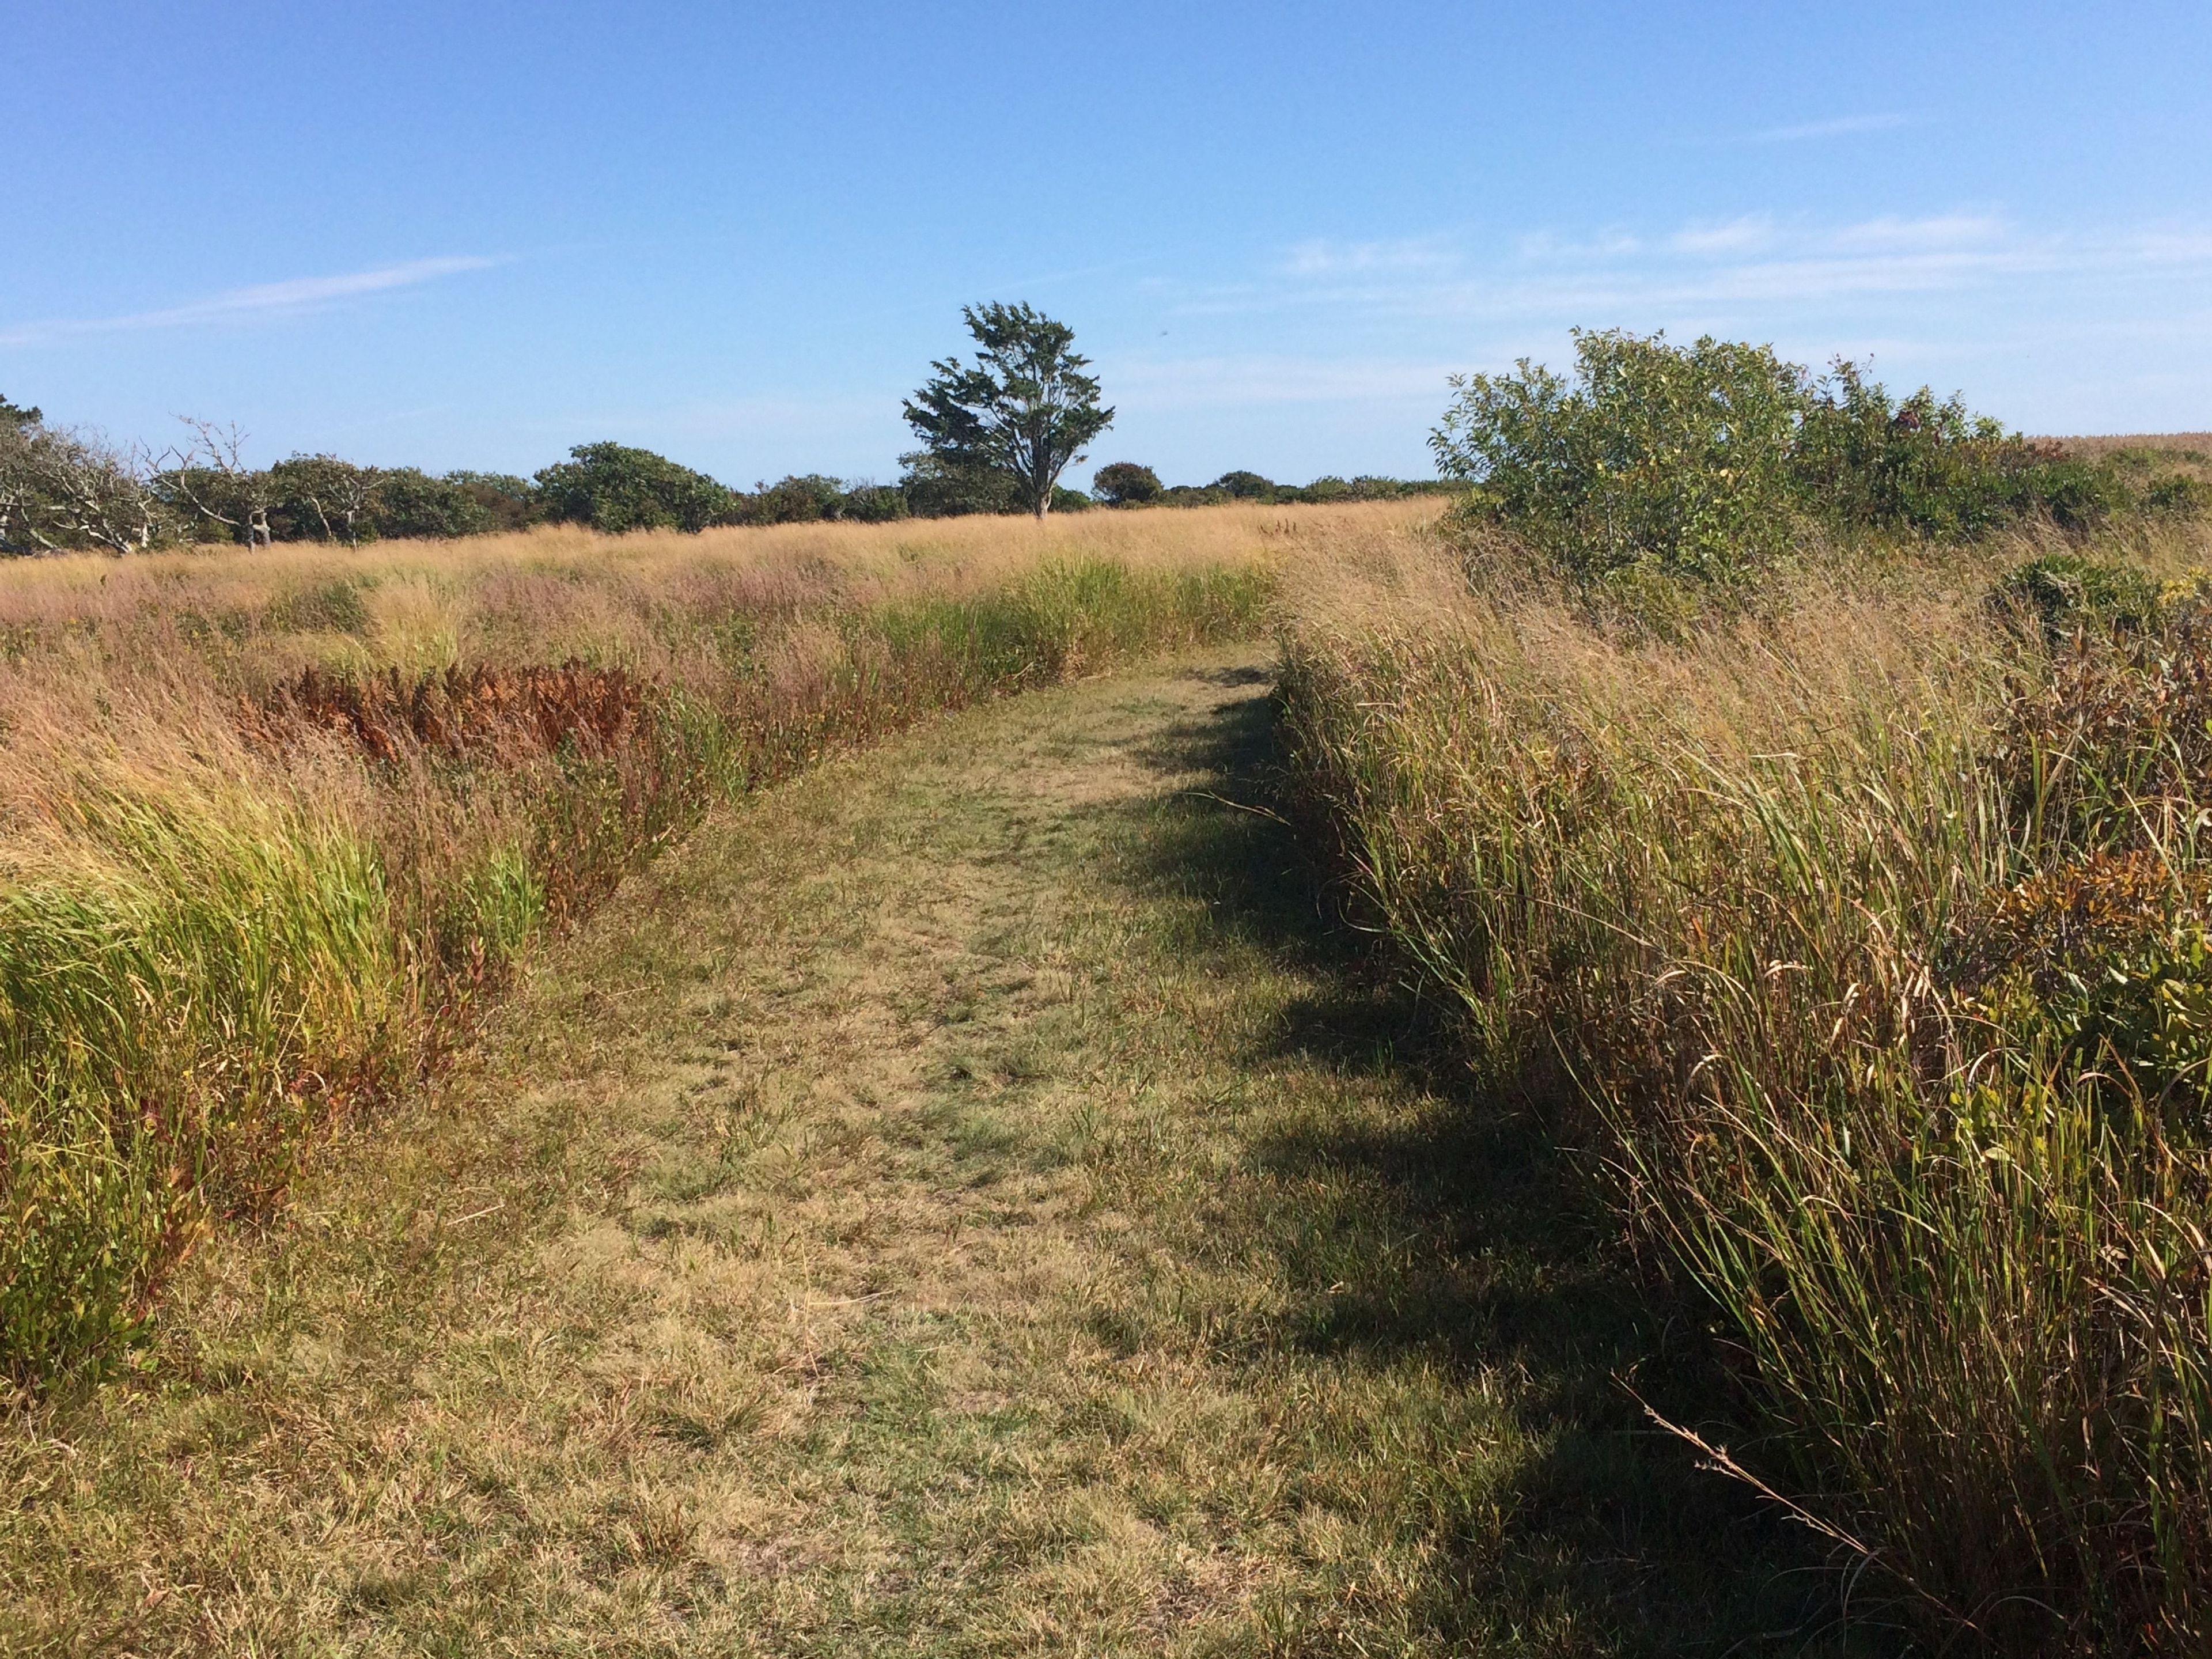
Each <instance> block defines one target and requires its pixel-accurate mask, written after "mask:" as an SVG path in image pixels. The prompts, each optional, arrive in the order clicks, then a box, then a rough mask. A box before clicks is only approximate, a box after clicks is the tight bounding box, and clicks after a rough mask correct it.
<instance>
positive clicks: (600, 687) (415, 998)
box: [0, 503, 1432, 1380]
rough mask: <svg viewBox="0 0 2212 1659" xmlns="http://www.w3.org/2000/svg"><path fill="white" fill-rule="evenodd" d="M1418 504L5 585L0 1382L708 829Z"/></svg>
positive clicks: (88, 569) (309, 563) (38, 1357)
mask: <svg viewBox="0 0 2212 1659" xmlns="http://www.w3.org/2000/svg"><path fill="white" fill-rule="evenodd" d="M1431 510H1432V508H1430V507H1426V505H1425V504H1422V503H1414V504H1412V505H1411V506H1410V507H1408V506H1370V507H1346V508H1334V509H1301V510H1299V511H1297V512H1276V511H1269V510H1266V509H1258V508H1249V509H1247V508H1222V509H1215V510H1211V511H1206V512H1196V513H1167V512H1152V513H1112V514H1109V513H1093V514H1089V515H1085V516H1084V517H1082V518H1071V519H1066V520H1057V521H1048V522H1047V523H1046V524H1044V525H1042V526H1038V525H1036V524H1034V523H1032V522H1031V521H1029V520H954V521H945V522H942V523H933V524H920V525H916V524H908V525H899V526H880V527H867V526H786V527H781V528H775V529H741V530H729V531H721V532H712V533H710V534H708V535H707V536H703V537H697V538H689V537H681V536H677V535H673V534H667V535H641V536H635V537H628V538H612V539H611V538H602V537H596V536H592V535H589V534H587V533H584V532H574V531H560V530H547V531H540V532H532V533H531V534H528V535H524V536H513V537H505V538H484V539H483V540H480V541H470V542H460V543H447V544H389V545H381V546H375V547H372V548H368V549H365V550H361V551H358V552H348V551H344V550H332V549H308V548H299V547H286V548H281V549H276V550H262V551H254V552H240V551H236V550H231V551H226V552H223V553H220V554H210V553H200V554H165V555H160V556H149V557H146V558H143V559H129V560H121V561H115V560H104V559H94V558H88V557H70V558H63V559H56V560H52V561H43V562H19V563H16V564H14V565H11V566H9V567H8V568H0V872H4V873H0V906H4V907H5V921H4V924H0V1366H4V1367H5V1368H7V1369H8V1370H12V1371H13V1372H14V1373H15V1376H17V1377H18V1378H19V1379H25V1380H28V1379H31V1378H33V1377H35V1376H38V1375H40V1373H42V1372H44V1371H46V1370H51V1369H52V1365H53V1364H56V1363H58V1362H59V1360H60V1359H62V1358H64V1357H67V1356H72V1355H77V1354H82V1353H85V1352H100V1351H103V1350H105V1349H108V1348H112V1346H113V1345H114V1343H115V1342H116V1341H117V1340H118V1339H120V1338H123V1337H125V1336H127V1335H128V1334H129V1333H130V1332H131V1330H132V1329H133V1328H135V1326H136V1324H137V1321H138V1319H139V1316H141V1315H142V1314H143V1311H144V1310H146V1309H147V1308H148V1307H149V1306H150V1305H151V1304H150V1298H151V1297H152V1295H153V1293H154V1291H155V1289H156V1288H157V1287H158V1283H159V1273H160V1270H161V1264H162V1263H164V1262H166V1261H172V1260H173V1259H175V1257H176V1256H177V1255H178V1253H179V1250H180V1249H183V1248H184V1247H185V1245H186V1244H187V1243H189V1241H190V1239H191V1237H193V1236H194V1235H195V1234H196V1233H197V1231H198V1230H199V1229H200V1228H201V1226H202V1225H203V1224H204V1218H205V1217H204V1202H203V1200H204V1199H205V1198H206V1197H208V1196H209V1195H212V1194H219V1193H222V1194H232V1195H234V1197H235V1199H236V1200H237V1202H238V1203H239V1204H242V1205H244V1206H246V1207H248V1208H254V1207H257V1206H259V1205H260V1204H261V1202H262V1201H263V1199H264V1197H265V1195H267V1194H272V1193H274V1192H276V1191H278V1190H279V1189H281V1188H282V1186H283V1182H284V1179H285V1178H286V1174H287V1163H286V1159H287V1158H288V1156H289V1152H290V1151H291V1150H293V1149H295V1148H296V1146H297V1145H298V1144H299V1143H300V1141H301V1138H302V1136H304V1135H306V1134H307V1133H310V1132H312V1130H313V1128H314V1127H315V1126H316V1125H317V1124H318V1123H319V1122H320V1121H324V1120H325V1119H326V1118H327V1117H328V1116H329V1115H331V1114H332V1113H335V1112H337V1111H338V1110H339V1109H342V1108H343V1106H344V1105H345V1104H346V1103H349V1102H362V1101H368V1100H372V1099H375V1098H379V1097H386V1096H388V1095H390V1094H391V1093H392V1091H396V1090H398V1089H400V1088H402V1087H403V1086H404V1083H405V1080H406V1079H407V1078H408V1077H409V1076H410V1074H411V1073H413V1072H415V1071H416V1070H419V1069H420V1067H421V1066H422V1065H423V1064H425V1063H427V1062H428V1060H430V1059H431V1058H432V1057H434V1056H435V1053H436V1051H437V1047H438V1044H439V1043H440V1042H441V1041H442V1040H443V1037H442V1034H443V1033H444V1032H445V1030H447V1027H448V1026H449V1025H450V1024H451V1017H452V1016H453V1013H454V1011H455V1010H457V1009H459V1008H462V1007H465V1006H466V1005H467V1004H468V1003H469V1001H470V1000H471V999H472V998H473V997H474V996H475V995H476V994H477V992H478V991H480V990H481V989H482V988H483V987H484V986H486V985H487V984H489V983H492V982H494V981H496V979H497V977H498V975H499V973H500V971H501V965H502V964H503V963H505V962H506V961H507V960H508V959H509V958H511V957H513V954H514V952H515V951H517V950H518V949H519V948H520V947H521V946H522V945H523V944H524V943H525V942H526V940H527V939H529V938H531V937H532V935H533V934H534V933H537V932H538V931H539V929H540V928H541V927H543V926H544V924H546V923H547V922H549V921H551V922H555V923H562V922H566V921H568V920H571V919H573V918H574V916H575V915H579V914H580V913H581V912H582V911H583V910H584V909H585V908H587V907H588V905H589V904H590V903H591V902H592V901H593V900H594V899H595V898H596V897H597V896H599V895H600V894H602V893H604V892H605V890H607V889H608V888H609V887H610V886H611V884H613V883H614V882H615V881H616V880H617V879H618V878H620V877H621V875H622V874H623V872H625V871H627V870H629V869H630V868H632V867H634V866H635V864H636V863H637V862H638V861H639V860H641V858H642V857H643V856H645V855H646V854H648V853H650V852H651V851H652V850H653V848H656V847H658V846H659V845H661V844H663V843H664V842H665V841H666V840H667V839H668V838H669V837H671V836H673V835H674V834H676V833H677V832H678V831H679V830H680V829H683V828H684V826H685V825H686V824H687V823H690V822H691V821H692V820H693V819H694V818H695V817H696V815H697V813H698V812H699V811H701V810H702V809H703V808H704V807H705V805H707V804H708V802H710V801H711V800H714V799H720V798H725V797H726V796H728V795H729V794H731V793H733V792H735V791H738V790H741V789H744V788H746V787H752V786H754V785H756V784H757V783H759V782H761V781H765V780H769V779H772V778H776V777H781V776H783V775H787V774H789V773H790V772H792V771H793V770H795V769H799V768H802V767H804V766H805V765H806V764H808V763H811V761H812V760H814V759H815V758H817V757H819V756H820V755H822V754H823V753H825V752H827V751H829V750H835V749H837V748H840V747H846V746H851V745H854V744H860V743H864V742H866V741H870V740H872V739H873V738H877V737H878V736H881V735H882V734H884V733H885V732H890V731H892V730H896V729H897V728H898V727H899V726H902V725H904V724H906V723H908V722H910V721H912V720H915V719H916V718H919V717H921V715H923V714H928V713H930V712H933V711H937V710H943V709H947V708H958V707H961V706H963V705H964V704H967V703H969V702H975V701H976V700H978V699H980V698H984V697H988V696H996V695H1000V694H1002V693H1005V692H1008V691H1013V690H1022V689H1025V688H1027V687H1030V686H1034V685H1039V684H1049V683H1051V682H1053V681H1055V680H1058V679H1061V678H1068V677H1070V676H1074V675H1079V674H1082V673H1085V672H1089V671H1095V670H1096V669H1097V668H1099V667H1101V666H1103V665H1109V664H1111V663H1113V662H1115V661H1118V660H1123V659H1127V658H1128V657H1130V656H1132V655H1134V654H1139V653H1144V652H1148V651H1153V650H1158V649H1163V648H1168V647H1175V646H1179V645H1188V644H1192V643H1194V642H1197V641H1202V640H1205V639H1207V638H1212V637H1218V636H1219V635H1223V634H1225V633H1235V632H1238V631H1249V630H1250V629H1252V628H1253V627H1254V626H1255V625H1256V623H1257V620H1258V615H1259V610H1260V607H1261V604H1262V602H1263V600H1264V596H1265V592H1266V589H1267V584H1268V581H1269V579H1270V578H1269V573H1270V572H1271V570H1272V568H1273V565H1274V564H1275V563H1276V562H1279V559H1280V557H1281V556H1282V554H1283V551H1284V550H1285V548H1287V547H1291V546H1312V547H1325V546H1328V545H1330V544H1334V543H1335V542H1338V541H1341V540H1344V539H1346V538H1354V539H1356V538H1359V537H1361V536H1363V535H1366V534H1369V533H1371V532H1372V530H1373V528H1374V527H1376V526H1389V525H1394V524H1401V523H1405V522H1408V521H1410V520H1412V519H1413V518H1415V517H1417V516H1418V515H1419V513H1422V512H1424V511H1431ZM332 872H343V878H337V877H336V876H333V874H332ZM372 916H374V917H380V918H382V920H381V921H378V922H376V923H375V924H374V925H373V926H372V925H368V924H367V923H365V922H364V921H363V918H366V917H372ZM348 952H352V953H353V960H352V966H351V968H350V969H347V968H346V967H345V966H344V965H343V964H344V963H345V962H346V960H347V953H348ZM295 957H297V958H298V960H297V961H295V959H294V958H295ZM302 964H312V965H302ZM349 980H350V981H353V982H355V983H356V985H357V986H358V987H362V994H361V995H360V996H358V997H356V998H353V999H351V1000H349V999H347V998H344V997H337V996H334V995H332V994H330V991H329V987H330V986H331V985H332V984H341V983H344V982H346V981H349ZM225 1201H226V1202H229V1200H225Z"/></svg>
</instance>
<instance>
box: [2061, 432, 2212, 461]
mask: <svg viewBox="0 0 2212 1659" xmlns="http://www.w3.org/2000/svg"><path fill="white" fill-rule="evenodd" d="M2036 441H2037V442H2039V443H2052V444H2058V445H2060V446H2062V447H2063V448H2064V449H2065V451H2066V453H2068V454H2069V455H2079V456H2080V457H2081V459H2084V460H2090V461H2100V460H2102V459H2105V457H2106V456H2107V455H2110V454H2112V453H2114V452H2116V451H2118V450H2123V449H2149V450H2155V451H2159V452H2160V453H2169V454H2179V455H2190V456H2192V457H2193V458H2194V459H2198V460H2203V459H2206V458H2208V457H2212V432H2128V433H2117V434H2107V435H2097V436H2093V437H2087V436H2085V437H2072V438H2039V439H2038V440H2036Z"/></svg>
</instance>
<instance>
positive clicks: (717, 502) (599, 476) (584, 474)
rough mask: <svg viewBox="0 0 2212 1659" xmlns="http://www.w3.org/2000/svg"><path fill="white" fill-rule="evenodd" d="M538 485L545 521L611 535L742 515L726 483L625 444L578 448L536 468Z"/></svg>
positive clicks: (699, 525) (701, 525) (695, 527)
mask: <svg viewBox="0 0 2212 1659" xmlns="http://www.w3.org/2000/svg"><path fill="white" fill-rule="evenodd" d="M537 482H538V499H539V501H541V502H542V503H543V504H544V512H545V516H546V517H547V518H549V519H552V520H561V521H565V522H568V523H573V524H587V525H589V526H592V529H594V530H601V531H605V532H609V533H610V534H619V533H620V532H623V531H628V530H686V531H694V532H696V531H701V530H704V529H706V528H707V527H708V526H709V525H719V524H733V523H736V522H737V521H738V520H739V519H740V518H741V517H742V516H743V503H742V502H741V501H740V500H739V498H738V494H737V492H736V491H735V490H733V489H731V488H730V487H729V486H728V485H726V484H722V483H716V482H715V481H714V479H712V478H710V477H708V476H707V475H706V474H705V473H703V472H695V471H692V470H691V469H690V467H688V466H680V465H678V464H677V463H676V462H674V461H671V460H670V459H668V458H667V457H666V456H665V455H656V454H654V453H653V452H652V451H651V450H649V449H633V448H631V447H629V446H628V445H625V444H617V443H596V444H579V445H577V446H576V447H575V448H574V449H572V450H570V451H569V452H568V459H567V460H565V461H560V462H556V463H555V464H554V465H551V466H549V467H545V468H544V469H543V470H541V471H539V472H538V475H537Z"/></svg>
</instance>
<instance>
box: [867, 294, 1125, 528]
mask: <svg viewBox="0 0 2212 1659" xmlns="http://www.w3.org/2000/svg"><path fill="white" fill-rule="evenodd" d="M961 316H962V317H963V319H965V320H966V322H967V325H968V331H969V334H971V335H972V336H974V337H975V344H976V347H977V350H976V354H975V362H974V364H973V365H972V366H970V365H967V364H963V362H961V361H960V359H958V358H957V357H947V358H945V359H944V360H943V361H941V362H933V363H932V364H931V365H930V368H932V369H933V371H934V373H933V374H932V375H931V377H930V379H929V380H927V382H926V383H925V384H924V385H923V386H921V389H920V390H919V391H917V392H915V394H914V396H913V397H912V398H908V400H907V404H906V418H907V423H908V425H909V426H911V427H913V428H914V429H915V433H916V434H917V435H919V436H920V437H921V441H922V444H923V446H924V448H925V450H926V451H927V453H928V454H929V455H930V456H931V458H932V459H933V460H934V461H935V462H936V463H937V468H936V470H937V471H938V473H939V476H942V477H954V478H958V477H973V476H974V475H975V474H976V473H978V472H985V473H997V474H1000V475H1001V476H1003V477H1006V478H1007V479H1009V480H1011V481H1012V494H1013V495H1014V496H1015V498H1016V499H1017V500H1018V501H1019V503H1020V504H1021V505H1022V506H1024V507H1027V508H1028V509H1029V510H1030V512H1031V513H1035V514H1036V516H1037V517H1038V518H1040V519H1041V518H1042V517H1043V516H1044V515H1045V513H1046V512H1047V511H1048V510H1049V509H1050V507H1051V506H1052V491H1053V486H1054V483H1057V482H1058V481H1059V478H1060V473H1061V471H1063V470H1065V469H1066V467H1067V466H1068V465H1070V464H1071V463H1072V462H1074V461H1079V460H1080V459H1083V457H1082V454H1081V453H1080V452H1081V450H1082V448H1083V446H1084V445H1085V444H1087V443H1089V442H1090V441H1091V440H1092V439H1093V438H1095V437H1097V435H1099V434H1100V433H1101V432H1103V431H1104V430H1105V429H1106V428H1107V427H1109V425H1111V424H1112V423H1113V420H1114V411H1113V410H1110V409H1103V408H1101V407H1100V406H1099V403H1098V382H1097V379H1096V378H1095V377H1093V376H1091V375H1089V374H1085V373H1083V371H1084V369H1085V368H1088V367H1089V365H1090V359H1088V358H1087V357H1082V356H1077V355H1076V353H1075V351H1074V350H1073V345H1074V342H1075V331H1073V329H1071V328H1069V327H1068V326H1067V325H1066V324H1064V323H1056V322H1054V321H1053V320H1052V319H1050V318H1049V317H1047V316H1045V315H1043V314H1042V313H1040V312H1037V311H1035V310H1032V309H1031V308H1030V307H1029V306H1027V305H1013V306H1008V305H995V304H994V305H986V306H968V307H963V309H962V312H961Z"/></svg>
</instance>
